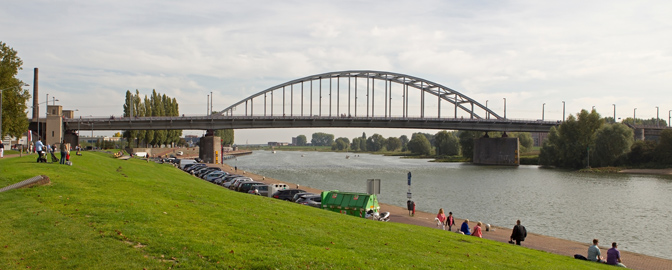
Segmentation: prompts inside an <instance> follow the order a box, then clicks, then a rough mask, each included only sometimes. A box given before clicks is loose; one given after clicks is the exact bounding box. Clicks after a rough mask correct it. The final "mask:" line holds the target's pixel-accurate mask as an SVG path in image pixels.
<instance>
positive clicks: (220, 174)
mask: <svg viewBox="0 0 672 270" xmlns="http://www.w3.org/2000/svg"><path fill="white" fill-rule="evenodd" d="M180 167H181V168H182V170H184V171H185V172H187V173H189V174H192V175H194V176H196V177H199V178H201V179H203V180H205V181H208V182H210V183H213V184H216V185H220V186H223V187H225V188H228V189H231V190H234V191H238V192H243V193H251V194H256V195H261V196H268V197H273V198H276V199H280V200H285V201H292V202H296V203H300V204H303V205H308V206H313V207H317V208H320V207H321V201H322V197H321V195H320V194H314V193H309V192H306V191H305V190H302V189H296V188H288V187H287V185H285V184H270V185H267V184H266V183H262V182H257V181H254V180H252V178H250V177H247V176H244V175H237V174H230V173H227V172H225V171H222V169H220V168H218V167H209V166H207V165H206V164H204V163H191V164H185V165H183V166H182V165H180ZM270 192H273V193H271V194H270V196H269V193H270Z"/></svg>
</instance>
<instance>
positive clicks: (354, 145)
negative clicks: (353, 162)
mask: <svg viewBox="0 0 672 270" xmlns="http://www.w3.org/2000/svg"><path fill="white" fill-rule="evenodd" d="M361 140H362V138H360V137H356V138H353V139H352V143H351V144H350V150H352V151H359V150H360V149H359V141H361Z"/></svg>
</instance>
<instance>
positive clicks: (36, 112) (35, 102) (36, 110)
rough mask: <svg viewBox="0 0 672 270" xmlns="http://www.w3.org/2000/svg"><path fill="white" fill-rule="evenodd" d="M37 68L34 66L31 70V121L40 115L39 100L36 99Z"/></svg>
mask: <svg viewBox="0 0 672 270" xmlns="http://www.w3.org/2000/svg"><path fill="white" fill-rule="evenodd" d="M37 81H38V78H37V68H35V70H34V72H33V122H35V121H37V119H38V118H39V117H40V106H38V104H40V100H39V99H38V97H39V95H38V93H39V92H38V90H37Z"/></svg>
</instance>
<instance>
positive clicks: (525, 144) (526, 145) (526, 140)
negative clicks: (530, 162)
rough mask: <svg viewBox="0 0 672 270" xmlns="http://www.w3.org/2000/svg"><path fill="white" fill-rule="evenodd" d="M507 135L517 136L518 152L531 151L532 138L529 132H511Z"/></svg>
mask: <svg viewBox="0 0 672 270" xmlns="http://www.w3.org/2000/svg"><path fill="white" fill-rule="evenodd" d="M509 136H511V137H515V138H518V143H519V144H520V153H527V152H530V151H532V147H533V146H534V139H532V135H530V133H529V132H512V133H511V134H510V135H509Z"/></svg>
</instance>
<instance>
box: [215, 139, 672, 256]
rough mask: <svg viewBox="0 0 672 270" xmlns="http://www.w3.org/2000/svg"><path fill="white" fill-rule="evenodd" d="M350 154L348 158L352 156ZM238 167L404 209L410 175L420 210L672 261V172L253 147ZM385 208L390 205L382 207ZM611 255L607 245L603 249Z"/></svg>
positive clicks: (232, 162) (239, 162) (240, 159)
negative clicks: (369, 193)
mask: <svg viewBox="0 0 672 270" xmlns="http://www.w3.org/2000/svg"><path fill="white" fill-rule="evenodd" d="M346 155H349V156H350V158H349V159H346ZM225 162H226V163H227V164H229V165H231V166H238V169H242V170H246V171H250V172H253V173H256V174H259V175H263V176H268V177H272V178H276V179H279V180H284V181H287V182H291V183H297V184H300V185H304V186H310V187H313V188H318V189H322V190H333V189H338V190H342V191H354V192H366V180H367V179H381V194H380V195H379V201H380V202H383V203H387V204H393V205H398V206H402V207H406V201H407V200H408V199H407V195H406V193H407V192H408V182H407V173H408V172H409V171H410V172H412V186H411V192H412V196H413V201H415V202H416V206H417V208H416V209H417V210H418V211H424V212H430V213H435V212H437V211H438V209H439V208H443V209H444V210H446V212H448V211H452V212H453V215H455V216H456V217H458V218H468V219H470V220H472V221H482V222H483V223H489V224H492V225H495V226H502V227H513V225H514V223H515V220H516V219H520V220H521V221H522V223H523V225H525V227H526V228H527V230H528V232H531V233H538V234H542V235H548V236H553V237H558V238H563V239H569V240H574V241H579V242H585V243H589V242H591V241H592V239H593V238H598V239H600V243H602V245H603V248H604V249H607V248H608V246H610V245H611V242H618V243H619V249H621V250H627V251H632V252H637V253H642V254H646V255H651V256H656V257H661V258H666V259H672V251H671V250H672V234H670V231H672V199H671V198H672V176H652V175H625V174H590V173H577V172H569V171H562V170H554V169H542V168H539V167H538V166H519V167H499V166H474V165H470V164H463V163H435V162H428V160H426V159H404V158H399V157H386V156H381V155H370V154H352V153H347V154H346V153H331V152H293V151H277V152H276V153H275V154H273V153H272V152H270V151H255V152H254V153H253V154H252V155H248V156H241V157H238V158H237V159H233V160H227V161H225ZM382 210H383V211H384V210H385V209H382ZM604 252H605V254H606V250H604Z"/></svg>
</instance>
